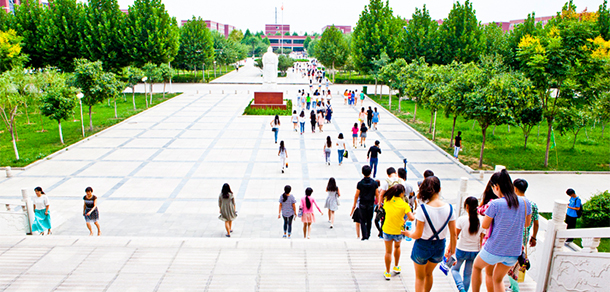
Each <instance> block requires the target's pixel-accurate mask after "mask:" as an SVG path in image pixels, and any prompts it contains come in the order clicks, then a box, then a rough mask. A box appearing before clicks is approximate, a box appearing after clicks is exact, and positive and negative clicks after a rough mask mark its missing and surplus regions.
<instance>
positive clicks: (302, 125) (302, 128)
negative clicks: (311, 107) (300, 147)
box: [299, 122, 305, 134]
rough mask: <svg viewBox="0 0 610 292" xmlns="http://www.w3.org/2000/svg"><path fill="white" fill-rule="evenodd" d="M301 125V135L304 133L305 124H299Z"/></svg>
mask: <svg viewBox="0 0 610 292" xmlns="http://www.w3.org/2000/svg"><path fill="white" fill-rule="evenodd" d="M299 124H300V125H301V134H303V132H305V122H302V123H299Z"/></svg>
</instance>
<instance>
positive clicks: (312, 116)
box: [309, 110, 317, 133]
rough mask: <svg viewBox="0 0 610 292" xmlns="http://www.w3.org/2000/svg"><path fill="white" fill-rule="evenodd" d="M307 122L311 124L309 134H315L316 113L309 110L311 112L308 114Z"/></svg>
mask: <svg viewBox="0 0 610 292" xmlns="http://www.w3.org/2000/svg"><path fill="white" fill-rule="evenodd" d="M309 122H311V132H312V133H315V132H316V123H317V117H316V112H315V111H313V110H311V112H310V113H309Z"/></svg>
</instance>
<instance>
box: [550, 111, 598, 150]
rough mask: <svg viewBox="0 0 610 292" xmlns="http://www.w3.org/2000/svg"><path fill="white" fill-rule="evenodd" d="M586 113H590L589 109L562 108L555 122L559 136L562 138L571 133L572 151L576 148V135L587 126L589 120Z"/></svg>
mask: <svg viewBox="0 0 610 292" xmlns="http://www.w3.org/2000/svg"><path fill="white" fill-rule="evenodd" d="M588 112H590V109H582V108H569V109H567V108H564V109H561V113H560V114H559V115H558V117H557V120H556V121H555V122H556V127H557V130H558V131H559V134H560V135H562V136H563V135H565V134H567V133H572V134H573V135H574V140H573V142H572V149H574V147H575V146H576V137H577V136H578V133H579V132H580V130H582V128H584V127H586V126H587V124H588V122H589V120H590V118H591V117H590V115H589V114H588Z"/></svg>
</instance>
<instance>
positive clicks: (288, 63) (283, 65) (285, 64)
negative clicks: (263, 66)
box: [277, 55, 294, 74]
mask: <svg viewBox="0 0 610 292" xmlns="http://www.w3.org/2000/svg"><path fill="white" fill-rule="evenodd" d="M293 65H294V60H292V58H290V57H287V56H285V55H279V56H278V64H277V69H278V71H280V72H282V73H284V74H286V70H288V68H290V67H292V66H293Z"/></svg>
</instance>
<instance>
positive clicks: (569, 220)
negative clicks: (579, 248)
mask: <svg viewBox="0 0 610 292" xmlns="http://www.w3.org/2000/svg"><path fill="white" fill-rule="evenodd" d="M566 195H568V196H570V203H569V204H568V210H567V211H566V224H568V228H567V229H572V228H576V221H577V220H578V218H580V216H582V202H581V201H580V198H579V197H578V196H577V195H576V192H575V191H574V189H568V190H567V191H566ZM573 240H574V238H568V239H567V240H566V242H572V241H573Z"/></svg>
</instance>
